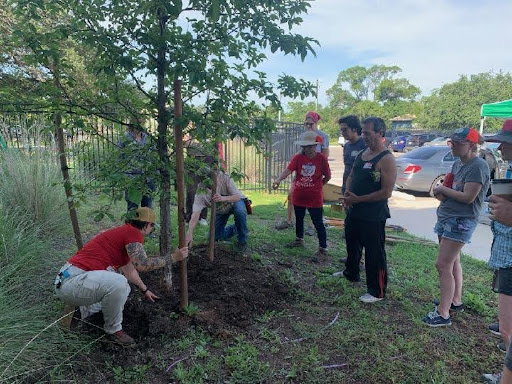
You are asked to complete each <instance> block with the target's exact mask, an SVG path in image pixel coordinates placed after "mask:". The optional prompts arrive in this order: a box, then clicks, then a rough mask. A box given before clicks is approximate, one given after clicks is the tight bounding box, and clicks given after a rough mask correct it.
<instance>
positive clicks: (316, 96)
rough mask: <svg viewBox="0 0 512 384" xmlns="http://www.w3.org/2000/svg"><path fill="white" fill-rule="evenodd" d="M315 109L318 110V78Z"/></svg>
mask: <svg viewBox="0 0 512 384" xmlns="http://www.w3.org/2000/svg"><path fill="white" fill-rule="evenodd" d="M315 111H318V79H316V107H315Z"/></svg>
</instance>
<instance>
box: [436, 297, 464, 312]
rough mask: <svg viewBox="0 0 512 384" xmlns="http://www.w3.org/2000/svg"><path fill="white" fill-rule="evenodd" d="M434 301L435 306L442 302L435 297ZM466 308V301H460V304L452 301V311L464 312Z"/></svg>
mask: <svg viewBox="0 0 512 384" xmlns="http://www.w3.org/2000/svg"><path fill="white" fill-rule="evenodd" d="M433 303H434V305H435V306H438V305H439V304H440V303H441V301H440V300H439V299H435V300H434V301H433ZM465 310H466V306H465V305H464V303H460V304H459V305H455V304H453V303H451V305H450V311H456V312H464V311H465Z"/></svg>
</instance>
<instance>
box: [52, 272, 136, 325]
mask: <svg viewBox="0 0 512 384" xmlns="http://www.w3.org/2000/svg"><path fill="white" fill-rule="evenodd" d="M71 268H73V267H71ZM55 293H56V295H57V297H58V298H59V299H61V300H62V301H64V302H65V303H67V304H70V305H73V306H80V311H81V313H82V318H83V319H84V318H86V317H88V316H90V315H92V314H93V313H96V312H99V311H102V312H103V319H104V321H105V324H104V326H103V328H104V330H105V332H106V333H110V334H112V333H115V332H117V331H119V330H121V329H122V328H123V326H122V322H123V308H124V304H125V303H126V299H127V298H128V295H129V293H130V285H129V284H128V280H126V277H124V276H123V275H120V274H118V273H116V272H110V271H89V272H83V273H80V274H78V275H74V276H71V277H69V278H67V279H65V280H64V281H63V282H62V285H61V287H60V288H55Z"/></svg>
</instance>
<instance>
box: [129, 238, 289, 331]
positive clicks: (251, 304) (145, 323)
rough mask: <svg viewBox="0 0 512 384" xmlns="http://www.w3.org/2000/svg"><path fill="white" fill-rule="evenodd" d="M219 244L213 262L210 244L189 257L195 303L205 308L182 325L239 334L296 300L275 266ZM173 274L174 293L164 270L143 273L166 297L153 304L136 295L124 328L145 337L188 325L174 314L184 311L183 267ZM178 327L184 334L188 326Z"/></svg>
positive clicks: (190, 289)
mask: <svg viewBox="0 0 512 384" xmlns="http://www.w3.org/2000/svg"><path fill="white" fill-rule="evenodd" d="M216 248H217V249H216V253H215V259H214V261H213V262H210V260H209V259H208V258H207V256H206V255H207V249H206V247H204V246H202V247H197V248H194V250H193V252H192V254H191V256H190V258H189V260H188V263H187V264H188V265H187V272H188V295H189V297H188V298H189V305H190V306H196V307H198V308H199V312H198V313H197V314H194V315H193V317H191V318H189V317H187V316H184V317H183V316H182V318H181V319H179V320H178V323H181V324H179V325H181V326H185V327H188V326H191V325H200V326H201V327H202V328H203V329H206V330H208V331H209V332H210V333H211V334H212V335H217V334H223V333H225V332H231V331H237V332H238V331H239V330H240V329H245V328H246V327H248V326H249V325H250V324H251V322H252V320H253V319H254V318H255V317H257V316H259V315H262V314H263V313H265V312H266V311H272V310H275V309H278V308H282V306H283V305H285V304H286V302H287V301H288V300H289V299H290V297H289V296H290V295H289V288H288V287H287V286H285V285H283V284H282V283H280V282H279V281H278V279H277V277H276V275H275V273H274V272H273V271H272V270H270V269H267V268H264V267H262V266H261V265H260V264H258V263H256V262H254V261H253V260H252V259H251V258H249V257H246V256H244V255H241V254H238V253H236V252H234V251H233V250H232V249H231V248H228V247H226V246H222V244H221V245H218V246H217V247H216ZM173 272H174V273H173V276H174V281H173V285H174V288H175V291H174V293H173V294H169V292H167V290H166V287H165V285H164V284H163V281H162V275H161V273H145V274H142V275H141V276H142V279H143V281H144V282H145V283H146V284H147V285H148V286H149V287H150V288H151V289H152V290H153V291H154V292H155V293H157V294H158V295H159V296H160V297H161V299H160V300H158V301H157V302H156V303H149V302H147V301H143V300H142V298H141V295H140V294H138V293H134V294H132V295H130V297H129V299H128V302H127V303H126V306H125V311H124V321H123V327H124V329H125V330H126V332H128V333H129V334H131V333H133V335H134V336H133V337H135V338H137V339H138V340H140V341H142V339H145V338H147V337H152V336H158V335H160V334H162V333H166V334H169V331H170V330H171V329H172V328H174V329H176V328H182V327H181V326H180V327H176V320H175V319H172V318H171V314H172V313H173V312H174V313H178V312H179V298H180V292H179V288H180V273H179V267H178V266H176V267H175V270H174V271H173ZM234 328H236V329H234ZM177 331H178V333H182V332H183V329H178V330H177Z"/></svg>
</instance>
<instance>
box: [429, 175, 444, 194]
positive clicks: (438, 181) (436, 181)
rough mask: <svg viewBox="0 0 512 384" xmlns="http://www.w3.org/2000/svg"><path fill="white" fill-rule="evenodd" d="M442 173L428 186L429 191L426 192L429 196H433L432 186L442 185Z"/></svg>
mask: <svg viewBox="0 0 512 384" xmlns="http://www.w3.org/2000/svg"><path fill="white" fill-rule="evenodd" d="M443 181H444V175H441V176H438V177H437V178H436V179H435V180H434V182H433V183H432V185H431V187H430V191H429V192H428V193H429V195H430V196H432V197H434V188H436V187H439V186H440V185H443Z"/></svg>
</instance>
